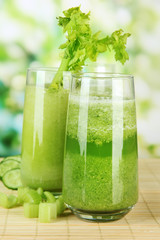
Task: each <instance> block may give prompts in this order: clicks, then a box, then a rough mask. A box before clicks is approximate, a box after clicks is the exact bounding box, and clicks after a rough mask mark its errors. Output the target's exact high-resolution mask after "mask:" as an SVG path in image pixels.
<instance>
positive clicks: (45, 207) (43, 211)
mask: <svg viewBox="0 0 160 240" xmlns="http://www.w3.org/2000/svg"><path fill="white" fill-rule="evenodd" d="M56 217H57V207H56V202H55V203H40V205H39V221H40V222H41V223H49V222H50V221H51V219H55V218H56Z"/></svg>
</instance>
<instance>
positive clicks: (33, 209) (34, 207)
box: [23, 203, 39, 218]
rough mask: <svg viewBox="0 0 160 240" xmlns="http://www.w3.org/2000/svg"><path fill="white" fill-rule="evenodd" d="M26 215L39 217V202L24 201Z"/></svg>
mask: <svg viewBox="0 0 160 240" xmlns="http://www.w3.org/2000/svg"><path fill="white" fill-rule="evenodd" d="M23 207H24V216H25V217H27V218H37V217H38V212H39V204H34V203H24V205H23Z"/></svg>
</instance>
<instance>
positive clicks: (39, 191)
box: [37, 187, 43, 196]
mask: <svg viewBox="0 0 160 240" xmlns="http://www.w3.org/2000/svg"><path fill="white" fill-rule="evenodd" d="M37 193H38V194H39V195H40V196H42V195H43V189H42V188H41V187H39V188H38V189H37Z"/></svg>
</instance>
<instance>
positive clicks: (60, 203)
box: [56, 196, 66, 215]
mask: <svg viewBox="0 0 160 240" xmlns="http://www.w3.org/2000/svg"><path fill="white" fill-rule="evenodd" d="M56 205H57V215H60V214H62V213H63V212H64V210H65V209H66V205H65V203H64V200H63V197H62V196H60V197H59V198H58V199H57V200H56Z"/></svg>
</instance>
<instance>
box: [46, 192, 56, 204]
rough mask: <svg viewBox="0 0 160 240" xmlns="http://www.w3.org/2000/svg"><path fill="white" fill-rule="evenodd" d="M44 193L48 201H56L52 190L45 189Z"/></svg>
mask: <svg viewBox="0 0 160 240" xmlns="http://www.w3.org/2000/svg"><path fill="white" fill-rule="evenodd" d="M44 195H45V197H46V200H47V202H48V203H54V202H55V201H56V199H55V196H54V195H53V194H52V193H51V192H48V191H45V192H44Z"/></svg>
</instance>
